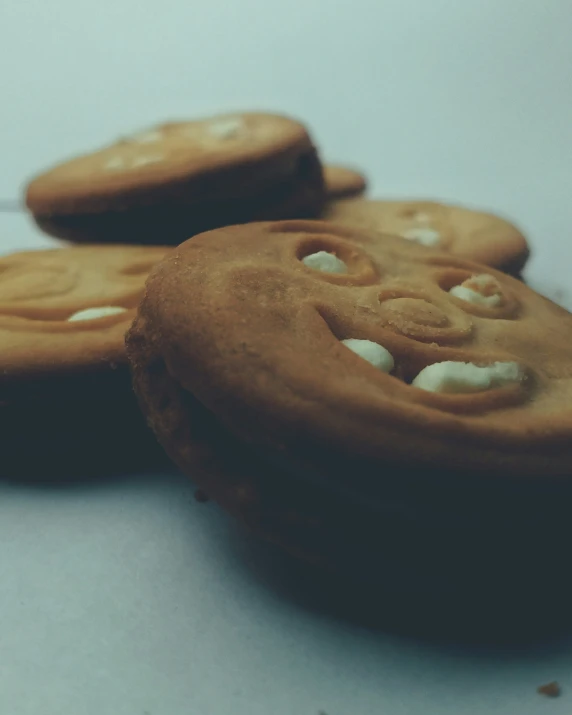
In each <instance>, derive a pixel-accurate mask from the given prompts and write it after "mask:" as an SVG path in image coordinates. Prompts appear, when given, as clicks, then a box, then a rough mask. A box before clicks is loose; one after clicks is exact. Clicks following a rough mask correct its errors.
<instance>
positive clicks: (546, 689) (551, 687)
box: [536, 680, 562, 698]
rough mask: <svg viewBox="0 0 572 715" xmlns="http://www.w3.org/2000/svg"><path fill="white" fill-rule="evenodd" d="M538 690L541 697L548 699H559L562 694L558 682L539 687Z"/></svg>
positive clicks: (554, 681)
mask: <svg viewBox="0 0 572 715" xmlns="http://www.w3.org/2000/svg"><path fill="white" fill-rule="evenodd" d="M536 690H537V691H538V692H539V693H540V695H546V697H547V698H557V697H558V696H559V695H560V693H561V692H562V690H561V689H560V685H558V683H557V682H556V680H553V681H552V682H551V683H546V685H539V686H538V688H537V689H536Z"/></svg>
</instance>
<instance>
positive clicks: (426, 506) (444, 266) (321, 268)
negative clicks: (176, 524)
mask: <svg viewBox="0 0 572 715" xmlns="http://www.w3.org/2000/svg"><path fill="white" fill-rule="evenodd" d="M571 345H572V315H571V314H570V313H568V312H567V311H565V310H564V309H562V308H560V307H558V306H556V305H555V304H553V303H551V302H550V301H548V300H547V299H545V298H543V297H541V296H539V295H537V294H536V293H534V292H533V291H532V290H531V289H529V288H528V287H527V286H525V285H524V284H523V283H521V282H520V281H517V280H515V279H514V278H511V277H509V276H507V275H504V274H502V273H500V272H498V271H496V270H494V269H491V268H489V267H486V266H483V265H480V264H476V263H473V262H470V261H467V260H464V259H461V258H459V257H457V256H452V255H450V254H445V253H442V252H439V251H436V250H434V249H433V250H431V249H427V248H425V247H422V246H419V245H418V244H416V243H415V242H412V241H404V240H402V239H400V238H398V237H395V236H390V235H384V234H381V233H379V232H378V231H372V230H363V229H357V228H350V227H345V226H340V225H336V224H332V223H326V222H311V221H289V222H275V223H260V224H251V225H249V226H244V227H239V226H235V227H229V228H225V229H219V230H217V231H213V232H210V233H207V234H203V235H201V236H197V237H195V238H194V239H193V240H192V241H188V242H185V243H184V244H182V245H181V246H180V247H179V248H178V249H176V250H175V252H174V253H173V254H172V255H171V256H170V257H168V258H167V259H166V260H165V261H163V262H162V263H161V264H159V265H158V266H157V268H156V269H155V270H154V271H153V272H152V274H151V276H150V278H149V280H148V282H147V290H146V295H145V298H144V299H143V301H142V303H141V306H140V308H139V310H138V315H137V318H136V320H135V321H134V324H133V326H132V328H131V329H130V331H129V333H128V335H127V351H128V357H129V360H130V362H131V365H132V372H133V380H134V386H135V390H136V392H137V394H138V396H139V399H140V403H141V406H142V409H143V411H144V412H145V414H146V415H147V417H148V420H149V423H150V425H151V427H152V428H153V429H154V431H155V433H156V434H157V436H158V438H159V441H160V442H161V443H162V444H163V446H164V448H165V449H166V451H167V453H168V454H169V456H170V457H171V458H172V459H173V460H174V461H175V462H176V463H177V464H178V466H179V467H180V468H181V469H182V470H183V471H185V472H186V473H188V474H189V475H190V476H191V477H192V478H193V479H194V480H195V481H196V483H197V485H198V487H199V488H201V489H203V490H204V491H205V493H207V494H208V495H209V497H210V498H212V499H213V500H215V501H217V502H218V503H219V504H220V505H222V506H223V507H224V508H225V509H226V510H228V511H229V512H230V513H231V514H233V515H235V516H236V517H238V518H239V519H240V520H242V521H243V522H244V523H246V524H247V525H248V526H249V527H250V528H251V529H253V530H254V531H255V532H256V533H258V534H259V535H261V536H263V537H265V538H266V539H269V540H271V541H273V542H274V543H276V544H278V545H279V546H281V547H282V548H284V549H286V550H287V551H289V552H290V553H292V554H294V555H295V556H297V557H299V558H303V559H305V560H307V561H309V562H311V563H313V564H316V565H319V566H320V567H321V568H327V569H333V570H337V571H340V572H346V571H347V572H349V573H350V574H352V575H356V576H357V575H359V576H360V577H361V576H363V575H365V576H366V577H367V578H372V579H377V580H379V579H381V580H382V581H383V583H384V584H385V585H387V584H388V583H391V584H392V587H393V586H396V587H399V588H402V589H405V590H407V591H408V592H409V594H411V593H415V594H422V593H423V594H425V593H426V592H427V590H428V589H433V588H434V589H436V590H437V591H439V590H440V589H441V588H445V586H444V584H446V588H447V589H450V590H448V591H447V593H449V594H450V593H451V592H454V593H455V594H456V596H457V595H459V594H460V593H462V594H463V595H464V596H466V597H470V598H472V597H474V596H475V595H476V594H478V598H479V599H481V601H482V600H483V599H485V598H490V599H492V600H498V599H500V593H501V592H503V591H504V590H505V589H506V592H507V593H511V594H512V595H510V596H507V603H509V604H510V603H514V593H515V590H516V591H518V592H519V593H520V595H519V599H520V600H521V601H522V599H523V598H524V597H527V598H528V597H529V596H530V595H531V594H532V593H535V594H537V593H538V590H539V589H540V590H542V589H544V590H546V591H547V592H550V593H553V592H554V590H555V589H556V588H557V587H562V588H563V587H564V583H563V582H565V581H566V580H567V577H566V576H564V575H562V578H561V577H560V576H559V573H560V572H561V571H562V570H561V569H560V570H559V573H556V574H553V572H552V569H556V567H557V565H558V563H559V560H560V559H562V558H564V554H563V549H564V548H565V546H564V545H566V544H567V543H568V539H569V537H570V533H569V532H570V526H569V524H570V519H569V513H568V512H569V503H570V502H569V499H570V497H571V489H572V479H571V478H570V475H571V474H572V411H571V410H570V407H569V399H568V391H569V390H571V389H572V387H571V385H572V382H571V379H572V368H571V365H572V361H571V359H570V358H571V350H572V348H571V347H570V346H571ZM539 564H541V566H539ZM539 568H541V569H542V570H543V572H544V573H550V574H551V575H550V579H549V583H546V582H544V581H542V580H539V579H538V569H539ZM556 584H558V586H556ZM437 600H439V599H437ZM519 602H520V601H519Z"/></svg>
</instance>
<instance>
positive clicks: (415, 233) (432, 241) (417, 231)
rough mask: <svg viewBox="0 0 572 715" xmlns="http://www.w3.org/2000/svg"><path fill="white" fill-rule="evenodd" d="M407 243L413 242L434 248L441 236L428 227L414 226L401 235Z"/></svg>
mask: <svg viewBox="0 0 572 715" xmlns="http://www.w3.org/2000/svg"><path fill="white" fill-rule="evenodd" d="M401 235H402V236H403V238H406V239H407V240H408V241H415V242H416V243H420V244H421V245H423V246H436V245H437V244H438V243H439V241H440V240H441V234H440V233H439V231H436V230H435V229H434V228H429V227H428V226H415V227H413V228H408V229H407V230H406V231H403V233H402V234H401Z"/></svg>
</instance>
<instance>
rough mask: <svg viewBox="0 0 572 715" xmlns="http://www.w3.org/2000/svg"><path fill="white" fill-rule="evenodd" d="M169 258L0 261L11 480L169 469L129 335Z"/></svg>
mask: <svg viewBox="0 0 572 715" xmlns="http://www.w3.org/2000/svg"><path fill="white" fill-rule="evenodd" d="M167 250H168V249H166V248H163V247H159V248H157V247H145V248H143V247H134V246H109V247H107V246H77V247H73V248H62V249H53V250H47V251H31V252H26V253H16V254H13V255H9V256H5V257H2V258H0V333H1V335H2V341H1V346H2V347H1V348H0V424H1V428H2V436H3V449H2V457H1V458H0V474H1V475H2V476H3V477H10V476H21V475H26V476H31V477H37V478H43V477H46V476H56V477H58V476H65V475H66V474H74V475H77V476H85V475H91V474H99V473H100V472H103V471H105V472H108V471H110V470H111V471H114V470H115V471H117V472H118V473H121V470H122V469H123V470H125V469H128V468H130V467H131V466H133V467H137V468H141V467H143V466H148V465H149V464H150V463H151V462H152V461H153V460H154V463H157V464H159V463H161V460H158V458H159V457H160V455H161V450H160V449H159V448H158V446H157V445H156V442H155V439H154V437H153V435H152V433H151V432H150V431H149V430H148V429H147V427H146V425H145V421H144V420H143V419H142V417H141V415H140V413H139V410H138V407H137V401H136V400H135V398H134V396H133V393H132V389H131V382H130V377H129V371H128V366H127V359H126V353H125V345H124V335H125V332H126V330H127V328H128V327H129V325H130V323H131V321H132V319H133V316H134V315H135V309H136V307H137V304H138V302H139V300H140V298H141V295H142V293H143V289H144V283H145V279H146V277H147V275H148V273H149V271H150V269H151V267H152V266H153V265H154V264H155V263H157V262H158V261H159V260H160V259H161V258H163V257H164V256H165V254H166V252H167Z"/></svg>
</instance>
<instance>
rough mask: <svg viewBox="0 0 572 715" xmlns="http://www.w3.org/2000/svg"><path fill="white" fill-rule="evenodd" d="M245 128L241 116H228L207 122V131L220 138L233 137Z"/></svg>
mask: <svg viewBox="0 0 572 715" xmlns="http://www.w3.org/2000/svg"><path fill="white" fill-rule="evenodd" d="M243 128H244V121H243V120H242V119H241V118H240V117H227V118H226V119H214V120H213V121H212V122H209V123H208V124H207V131H208V133H209V134H211V135H212V136H213V137H217V138H218V139H232V137H235V136H236V135H237V134H238V133H239V132H241V131H242V129H243Z"/></svg>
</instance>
